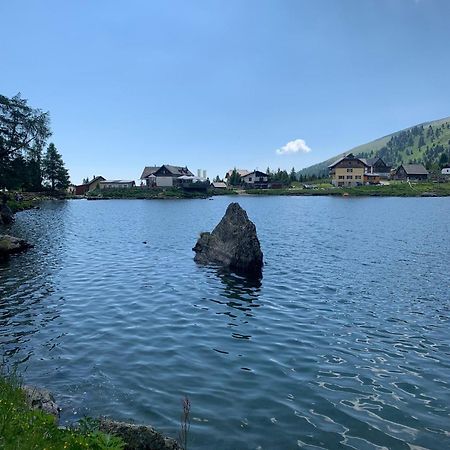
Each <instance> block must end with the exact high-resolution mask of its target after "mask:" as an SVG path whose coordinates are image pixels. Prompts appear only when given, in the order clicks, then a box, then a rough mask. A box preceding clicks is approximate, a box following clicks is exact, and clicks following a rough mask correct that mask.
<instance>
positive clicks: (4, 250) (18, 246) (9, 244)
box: [0, 234, 33, 258]
mask: <svg viewBox="0 0 450 450" xmlns="http://www.w3.org/2000/svg"><path fill="white" fill-rule="evenodd" d="M31 247H33V246H32V245H31V244H29V243H28V242H27V241H25V240H24V239H19V238H16V237H14V236H9V235H7V234H0V258H2V257H5V256H8V255H10V254H12V253H19V252H22V251H24V250H27V249H29V248H31Z"/></svg>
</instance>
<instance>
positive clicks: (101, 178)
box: [86, 176, 105, 186]
mask: <svg viewBox="0 0 450 450" xmlns="http://www.w3.org/2000/svg"><path fill="white" fill-rule="evenodd" d="M97 181H105V179H104V178H103V177H101V176H100V177H95V178H93V179H92V180H91V181H89V183H86V186H90V185H91V184H94V183H96V182H97Z"/></svg>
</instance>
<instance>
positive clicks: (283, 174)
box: [267, 168, 292, 186]
mask: <svg viewBox="0 0 450 450" xmlns="http://www.w3.org/2000/svg"><path fill="white" fill-rule="evenodd" d="M267 170H269V173H268V175H269V181H270V182H272V183H280V184H282V185H283V186H289V185H290V184H291V181H292V180H291V176H290V175H289V174H288V173H287V171H286V170H281V169H280V168H278V170H277V171H276V172H270V169H269V168H267Z"/></svg>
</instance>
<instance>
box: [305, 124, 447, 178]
mask: <svg viewBox="0 0 450 450" xmlns="http://www.w3.org/2000/svg"><path fill="white" fill-rule="evenodd" d="M348 153H353V154H354V155H355V156H359V157H361V158H372V157H375V156H380V157H381V158H383V160H384V161H385V162H386V163H387V164H388V165H391V166H393V167H396V166H399V165H400V164H415V163H422V164H424V165H425V166H426V167H427V168H428V169H437V168H438V167H439V165H440V164H442V163H445V162H447V161H449V160H450V117H446V118H444V119H439V120H434V121H432V122H425V123H421V124H419V125H414V126H412V127H410V128H406V129H404V130H401V131H397V132H395V133H392V134H389V135H387V136H383V137H381V138H378V139H375V140H374V141H371V142H369V143H367V144H363V145H359V146H357V147H354V148H352V149H350V150H348V151H346V152H344V153H341V154H339V155H336V156H333V157H332V158H330V159H327V160H326V161H323V162H320V163H318V164H314V165H312V166H310V167H306V168H305V169H302V170H300V171H299V172H298V175H299V176H300V175H301V176H302V178H305V177H306V178H310V177H317V178H323V177H327V176H328V166H329V165H330V164H332V163H333V162H334V161H336V159H338V158H340V157H341V156H343V155H346V154H348Z"/></svg>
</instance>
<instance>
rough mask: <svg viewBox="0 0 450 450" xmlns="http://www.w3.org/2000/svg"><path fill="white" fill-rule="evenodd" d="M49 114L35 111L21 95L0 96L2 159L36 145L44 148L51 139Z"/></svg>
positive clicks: (0, 154) (0, 146)
mask: <svg viewBox="0 0 450 450" xmlns="http://www.w3.org/2000/svg"><path fill="white" fill-rule="evenodd" d="M50 135H51V133H50V128H49V113H48V112H43V111H41V110H40V109H33V108H31V107H30V106H28V104H27V100H25V99H23V98H21V96H20V93H19V94H17V95H15V96H14V97H12V98H8V97H5V96H4V95H0V158H1V159H6V158H11V157H14V156H16V155H17V154H18V153H19V152H21V151H23V150H29V149H31V148H32V146H33V145H34V144H36V145H38V146H40V147H42V146H43V145H44V143H45V141H46V140H47V139H48V138H49V137H50Z"/></svg>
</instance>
